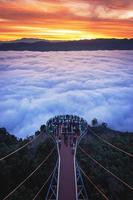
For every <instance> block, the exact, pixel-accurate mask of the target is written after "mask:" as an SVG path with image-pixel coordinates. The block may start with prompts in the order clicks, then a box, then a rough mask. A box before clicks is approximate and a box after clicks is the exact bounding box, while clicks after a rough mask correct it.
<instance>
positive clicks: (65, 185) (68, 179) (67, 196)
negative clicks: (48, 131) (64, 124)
mask: <svg viewBox="0 0 133 200" xmlns="http://www.w3.org/2000/svg"><path fill="white" fill-rule="evenodd" d="M72 141H73V138H72V137H71V136H68V137H67V139H66V138H64V136H63V135H62V136H61V145H60V175H59V194H58V195H59V196H58V197H59V200H76V189H75V173H74V150H72Z"/></svg>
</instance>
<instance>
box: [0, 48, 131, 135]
mask: <svg viewBox="0 0 133 200" xmlns="http://www.w3.org/2000/svg"><path fill="white" fill-rule="evenodd" d="M132 63H133V51H81V52H28V51H24V52H15V51H9V52H8V54H7V52H4V51H3V52H1V53H0V115H1V116H2V117H0V127H5V128H6V129H7V130H8V131H9V132H10V133H12V134H15V135H16V136H18V137H26V136H28V135H32V134H34V132H35V131H36V130H38V129H39V128H40V126H41V125H42V124H44V123H46V122H47V120H49V118H51V117H54V116H55V115H62V114H75V115H78V116H81V117H83V118H84V119H86V120H87V121H88V123H89V124H90V123H91V120H92V119H93V118H94V117H96V118H97V119H98V121H99V123H101V122H103V121H104V122H107V123H108V126H109V127H111V128H113V129H115V130H121V131H133V67H132Z"/></svg>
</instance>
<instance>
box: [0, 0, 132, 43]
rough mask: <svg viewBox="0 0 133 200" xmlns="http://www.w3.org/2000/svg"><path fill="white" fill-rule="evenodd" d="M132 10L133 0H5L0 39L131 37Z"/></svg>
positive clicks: (0, 6) (1, 8) (1, 5)
mask: <svg viewBox="0 0 133 200" xmlns="http://www.w3.org/2000/svg"><path fill="white" fill-rule="evenodd" d="M111 2H112V1H111ZM132 10H133V2H132V1H130V0H129V1H128V3H126V4H125V3H124V2H123V3H122V2H120V3H119V4H118V2H113V3H111V4H109V5H108V4H106V2H105V1H104V0H95V1H92V0H88V1H85V0H82V1H81V0H73V1H70V0H63V1H60V0H45V1H44V0H23V1H22V0H14V1H5V0H2V2H1V3H0V40H10V39H11V40H13V39H18V38H21V37H36V38H44V39H49V40H53V39H54V40H78V39H91V38H112V37H115V38H125V37H126V38H131V37H133V29H132V23H133V12H132ZM125 30H126V31H125Z"/></svg>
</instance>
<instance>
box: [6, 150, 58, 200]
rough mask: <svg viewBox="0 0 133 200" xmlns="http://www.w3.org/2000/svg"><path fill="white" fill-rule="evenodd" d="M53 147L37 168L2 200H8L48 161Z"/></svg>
mask: <svg viewBox="0 0 133 200" xmlns="http://www.w3.org/2000/svg"><path fill="white" fill-rule="evenodd" d="M54 149H55V147H53V149H52V150H51V151H50V153H49V154H48V155H47V156H46V158H45V159H44V160H43V161H42V162H41V163H40V164H39V165H38V166H37V168H36V169H35V170H34V171H32V172H31V173H30V175H29V176H27V178H25V179H24V180H23V181H22V182H21V183H20V184H19V185H18V186H17V187H16V188H14V189H13V190H12V191H11V192H10V193H9V194H8V195H7V196H6V197H5V198H4V199H3V200H6V199H8V197H10V196H11V195H12V194H13V193H14V192H16V191H17V190H18V189H19V188H20V187H21V186H22V185H23V184H24V183H25V182H26V181H27V180H28V179H29V178H30V177H31V176H32V175H33V174H35V172H36V171H37V170H38V169H39V168H40V167H41V166H42V165H43V164H44V163H45V162H46V161H47V160H48V158H49V157H50V156H51V155H52V153H53V152H54Z"/></svg>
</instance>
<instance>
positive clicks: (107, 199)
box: [79, 167, 109, 200]
mask: <svg viewBox="0 0 133 200" xmlns="http://www.w3.org/2000/svg"><path fill="white" fill-rule="evenodd" d="M79 169H80V171H81V172H82V174H83V175H84V176H85V177H86V178H87V179H88V181H89V182H90V183H91V184H92V185H93V186H94V188H95V189H96V190H97V191H98V192H99V193H100V194H101V195H102V196H103V197H104V198H105V199H106V200H109V198H108V197H107V196H106V195H105V194H104V192H102V191H101V190H100V189H99V188H98V187H97V186H96V184H95V183H94V182H93V181H92V180H91V179H90V177H89V176H87V174H86V173H85V172H84V171H83V169H82V168H81V167H79Z"/></svg>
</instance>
